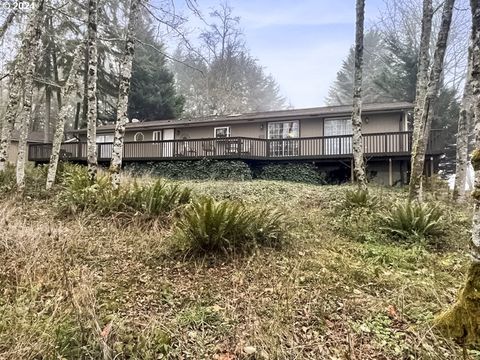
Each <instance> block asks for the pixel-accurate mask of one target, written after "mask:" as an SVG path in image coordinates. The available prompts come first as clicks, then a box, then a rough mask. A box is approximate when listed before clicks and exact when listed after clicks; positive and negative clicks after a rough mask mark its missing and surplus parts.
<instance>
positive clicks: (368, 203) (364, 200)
mask: <svg viewBox="0 0 480 360" xmlns="http://www.w3.org/2000/svg"><path fill="white" fill-rule="evenodd" d="M377 204H378V198H377V197H376V196H375V195H372V194H371V192H369V191H368V190H366V189H360V188H356V189H355V190H347V191H346V192H345V198H344V200H343V203H342V207H343V209H345V210H351V209H354V208H370V209H372V208H374V207H375V206H376V205H377Z"/></svg>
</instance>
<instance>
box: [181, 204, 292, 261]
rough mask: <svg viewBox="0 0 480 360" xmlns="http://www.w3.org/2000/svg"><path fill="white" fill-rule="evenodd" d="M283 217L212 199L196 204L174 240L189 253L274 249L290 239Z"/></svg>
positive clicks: (188, 212) (187, 214) (191, 207)
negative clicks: (256, 247)
mask: <svg viewBox="0 0 480 360" xmlns="http://www.w3.org/2000/svg"><path fill="white" fill-rule="evenodd" d="M284 224H285V221H284V218H283V215H282V214H281V213H279V212H278V211H276V210H269V209H257V208H248V207H246V206H244V205H243V204H241V203H238V202H234V201H229V200H224V201H215V200H213V199H212V198H200V199H198V200H197V201H195V202H193V203H192V204H191V205H190V206H189V207H188V208H187V209H186V211H185V212H184V213H183V216H182V218H181V219H180V220H179V221H178V223H177V228H176V232H175V238H176V240H177V241H179V242H180V244H181V245H182V246H183V247H184V250H187V251H189V252H201V253H209V252H225V253H228V252H231V251H234V250H245V249H248V248H251V247H253V246H254V245H256V244H261V245H268V246H273V245H277V244H280V243H281V242H282V241H283V240H284V239H285V238H286V236H287V227H286V226H285V225H284Z"/></svg>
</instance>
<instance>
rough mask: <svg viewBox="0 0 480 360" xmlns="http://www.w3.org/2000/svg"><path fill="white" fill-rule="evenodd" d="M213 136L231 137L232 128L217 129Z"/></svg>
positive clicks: (214, 130)
mask: <svg viewBox="0 0 480 360" xmlns="http://www.w3.org/2000/svg"><path fill="white" fill-rule="evenodd" d="M213 136H214V137H216V138H227V137H230V126H222V127H216V128H214V129H213Z"/></svg>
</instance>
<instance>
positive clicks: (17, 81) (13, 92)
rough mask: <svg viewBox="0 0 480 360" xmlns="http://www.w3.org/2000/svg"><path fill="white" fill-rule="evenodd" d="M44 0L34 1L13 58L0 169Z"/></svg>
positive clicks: (6, 155)
mask: <svg viewBox="0 0 480 360" xmlns="http://www.w3.org/2000/svg"><path fill="white" fill-rule="evenodd" d="M43 2H44V0H39V1H37V2H35V3H34V5H33V10H32V12H31V15H30V17H29V20H28V24H27V27H26V30H25V32H24V35H23V37H22V46H21V48H20V50H19V52H18V55H17V58H16V60H15V65H14V69H13V72H12V76H11V79H12V81H11V83H10V92H9V94H8V104H7V110H6V112H5V116H4V122H3V126H2V133H1V138H0V171H4V170H5V166H6V163H7V159H8V149H9V147H10V139H11V136H12V130H13V126H14V125H15V119H16V117H17V113H18V108H19V105H20V98H21V92H22V79H23V76H24V73H25V68H26V64H27V63H28V61H29V60H30V59H29V58H28V54H29V51H30V45H31V43H32V42H34V39H35V37H36V30H37V28H38V25H39V22H40V21H41V15H42V11H43Z"/></svg>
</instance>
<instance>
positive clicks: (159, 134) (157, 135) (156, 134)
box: [152, 130, 162, 141]
mask: <svg viewBox="0 0 480 360" xmlns="http://www.w3.org/2000/svg"><path fill="white" fill-rule="evenodd" d="M152 140H153V141H161V140H162V130H158V131H154V132H153V135H152Z"/></svg>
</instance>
